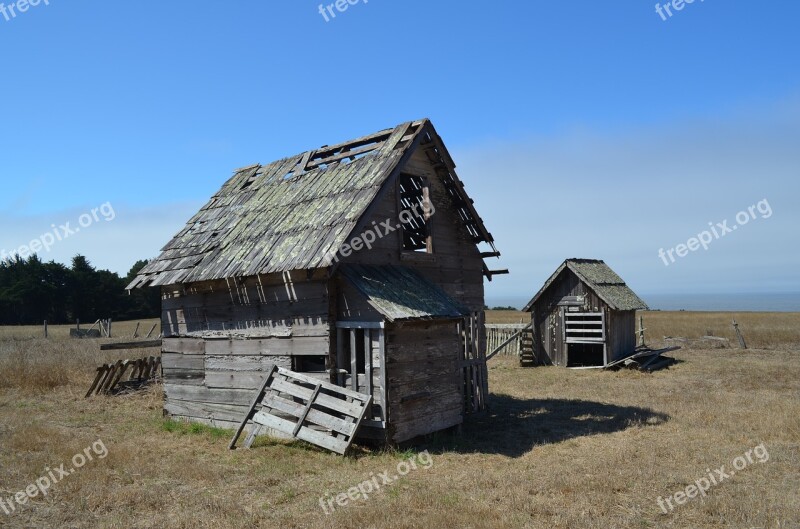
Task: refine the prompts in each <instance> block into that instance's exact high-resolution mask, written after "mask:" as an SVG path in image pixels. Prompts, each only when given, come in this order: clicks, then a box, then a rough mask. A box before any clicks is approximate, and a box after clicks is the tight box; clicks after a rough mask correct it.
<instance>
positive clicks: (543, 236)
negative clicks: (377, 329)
mask: <svg viewBox="0 0 800 529" xmlns="http://www.w3.org/2000/svg"><path fill="white" fill-rule="evenodd" d="M798 138H800V104H798V102H797V101H794V100H793V101H789V102H785V103H783V104H781V105H778V106H774V107H770V108H754V109H750V110H747V111H742V112H733V113H731V115H729V116H726V117H725V118H707V119H702V120H696V121H693V122H679V123H670V124H665V125H661V126H653V127H648V128H637V129H634V128H631V129H629V130H624V131H614V132H612V133H605V132H603V131H594V130H589V129H586V128H583V129H576V130H572V131H568V132H565V133H563V134H560V135H558V136H556V137H547V138H542V137H538V138H537V137H533V138H523V139H516V138H514V139H509V138H503V139H497V140H494V141H491V142H490V143H489V144H483V145H472V146H469V147H468V148H461V149H453V148H451V150H453V155H454V158H455V159H456V160H457V162H458V163H459V174H460V176H461V177H462V179H464V180H465V181H466V182H467V185H468V191H469V192H470V193H471V196H472V197H473V198H474V199H475V201H476V206H477V208H478V211H479V212H480V213H481V215H482V217H483V218H484V220H485V221H486V223H487V225H488V227H489V229H490V231H492V233H493V235H494V236H495V238H496V239H497V244H498V247H499V248H500V250H501V251H502V252H503V260H502V265H503V266H507V267H508V268H510V269H511V272H512V275H510V276H504V277H502V278H497V279H496V280H495V281H494V282H492V283H491V284H489V285H488V287H487V294H489V295H492V296H495V297H504V298H508V297H510V296H520V297H522V298H524V297H529V296H530V295H532V294H533V293H535V292H536V290H538V288H539V287H540V286H541V284H542V283H543V282H544V280H545V279H546V278H547V277H548V276H549V275H550V274H551V273H552V271H553V270H554V269H555V268H556V266H557V265H558V264H559V263H560V262H562V261H563V260H564V259H566V258H569V257H587V258H599V259H605V260H606V261H607V262H608V263H609V264H610V265H611V266H612V267H614V268H615V269H616V270H617V271H618V272H619V273H620V274H621V275H622V276H623V278H625V279H626V280H627V281H628V282H629V283H630V284H632V285H633V286H634V287H636V288H637V289H638V290H640V291H643V292H725V291H731V292H739V291H759V290H765V291H766V290H770V291H772V290H775V289H781V288H782V289H793V290H795V291H797V290H800V276H798V274H797V272H796V270H797V267H796V266H794V265H796V263H797V261H798V260H800V252H799V251H798V250H797V242H798V236H797V231H796V230H797V226H798V224H799V223H798V221H800V210H798V208H797V204H798V199H800V179H799V178H798V177H800V149H798V148H797V140H798ZM762 199H767V200H768V201H769V203H770V204H771V206H772V208H773V210H774V214H773V216H772V217H770V218H769V219H759V220H758V221H753V222H751V223H750V224H748V225H747V226H743V227H742V228H741V230H738V231H737V232H736V233H733V234H730V235H728V236H726V237H725V238H723V239H720V240H718V241H715V242H714V243H713V244H712V245H711V246H710V247H709V249H708V250H706V251H704V250H702V249H700V250H699V251H696V252H692V253H690V254H689V255H688V256H686V257H684V258H682V259H679V260H678V262H676V263H674V264H671V265H670V266H668V267H666V266H664V264H663V262H661V261H660V260H659V258H658V254H657V252H658V250H659V248H665V249H669V248H672V247H674V246H675V245H677V244H679V243H685V242H686V241H687V239H689V238H690V237H692V236H694V235H696V234H697V233H699V232H700V231H702V230H704V229H706V228H707V227H708V222H718V221H723V220H724V219H733V218H734V217H735V215H736V214H737V213H738V212H739V211H741V210H742V209H746V208H747V207H748V206H751V205H753V204H756V203H757V202H758V201H760V200H762Z"/></svg>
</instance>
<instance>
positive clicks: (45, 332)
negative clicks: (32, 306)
mask: <svg viewBox="0 0 800 529" xmlns="http://www.w3.org/2000/svg"><path fill="white" fill-rule="evenodd" d="M44 337H45V338H47V320H44Z"/></svg>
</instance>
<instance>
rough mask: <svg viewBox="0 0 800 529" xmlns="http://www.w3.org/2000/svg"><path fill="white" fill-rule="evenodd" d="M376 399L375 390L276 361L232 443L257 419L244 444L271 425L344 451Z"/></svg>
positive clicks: (253, 439)
mask: <svg viewBox="0 0 800 529" xmlns="http://www.w3.org/2000/svg"><path fill="white" fill-rule="evenodd" d="M371 403H372V396H371V395H364V394H361V393H358V392H356V391H351V390H348V389H344V388H341V387H339V386H336V385H334V384H330V383H328V382H324V381H321V380H319V379H315V378H313V377H309V376H305V375H302V374H300V373H295V372H293V371H289V370H288V369H284V368H280V367H274V366H273V368H272V370H271V371H270V372H269V374H268V375H267V377H266V379H264V383H263V384H262V386H261V388H260V389H259V390H258V393H257V394H256V395H255V396H254V398H253V402H252V404H251V406H250V408H249V410H248V412H247V414H246V415H245V418H244V420H243V421H242V423H241V424H240V425H239V428H238V429H237V430H236V434H235V435H234V436H233V439H231V442H230V444H229V445H228V448H229V449H233V448H234V447H235V446H236V442H237V441H238V440H239V437H240V436H241V435H242V432H244V430H245V428H246V427H247V424H248V423H250V422H252V427H251V429H250V433H249V435H248V436H247V438H246V439H245V442H244V446H245V448H250V447H251V446H252V445H253V441H255V438H256V436H257V435H258V434H259V433H261V431H262V429H263V428H268V429H271V430H274V431H276V432H279V433H280V434H283V435H286V436H289V437H292V438H295V439H300V440H302V441H307V442H309V443H312V444H314V445H317V446H320V447H322V448H325V449H327V450H330V451H332V452H336V453H337V454H342V455H344V454H345V453H346V452H347V450H348V449H349V448H350V445H351V444H352V442H353V439H354V438H355V435H356V432H358V427H359V426H360V425H361V421H362V420H363V419H364V415H365V414H366V411H367V409H368V408H369V406H370V404H371Z"/></svg>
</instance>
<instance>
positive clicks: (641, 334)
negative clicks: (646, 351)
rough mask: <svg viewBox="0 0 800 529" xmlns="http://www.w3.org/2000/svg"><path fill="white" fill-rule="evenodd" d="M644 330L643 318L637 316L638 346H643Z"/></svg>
mask: <svg viewBox="0 0 800 529" xmlns="http://www.w3.org/2000/svg"><path fill="white" fill-rule="evenodd" d="M645 330H646V329H645V328H644V317H643V316H641V315H640V316H639V345H642V346H643V345H644V331H645Z"/></svg>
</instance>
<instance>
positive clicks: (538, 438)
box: [426, 395, 669, 457]
mask: <svg viewBox="0 0 800 529" xmlns="http://www.w3.org/2000/svg"><path fill="white" fill-rule="evenodd" d="M488 404H489V411H487V412H484V413H481V414H476V415H471V416H468V417H467V420H466V421H465V423H464V425H463V429H462V433H461V434H460V435H453V434H439V435H434V436H433V438H432V439H430V442H429V443H426V444H428V445H429V447H430V449H431V450H433V451H455V452H462V453H475V452H479V453H485V454H502V455H505V456H508V457H520V456H522V455H523V454H526V453H527V452H530V451H531V449H533V448H534V447H535V446H538V445H545V444H553V443H559V442H562V441H566V440H569V439H574V438H576V437H585V436H589V435H597V434H605V433H613V432H619V431H622V430H626V429H628V428H635V427H642V426H654V425H659V424H663V423H665V422H666V421H668V420H669V416H668V415H666V414H664V413H659V412H656V411H653V410H650V409H647V408H638V407H633V406H617V405H615V404H603V403H601V402H591V401H586V400H565V399H518V398H515V397H512V396H509V395H490V396H489V400H488Z"/></svg>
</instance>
